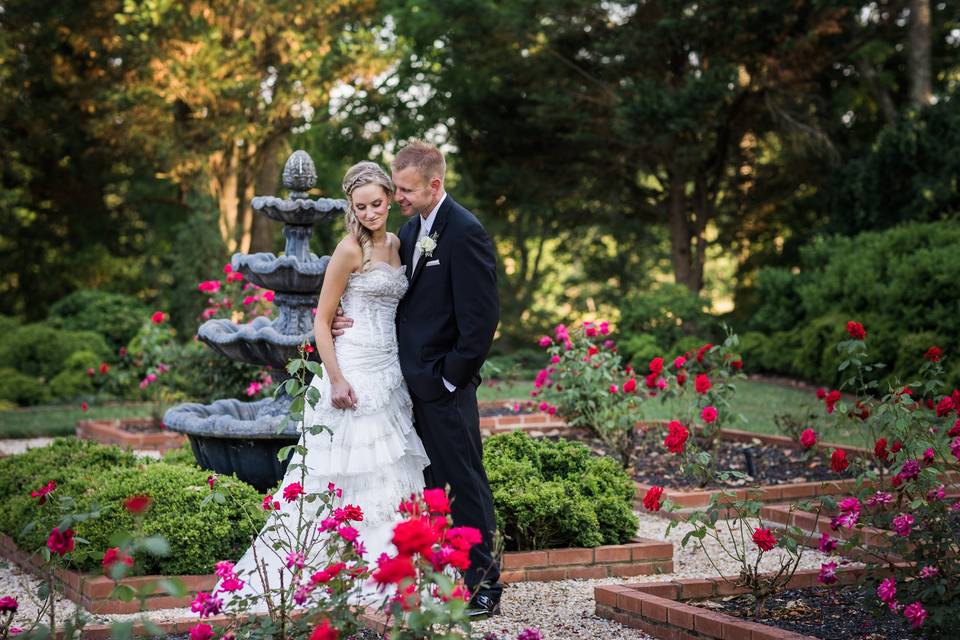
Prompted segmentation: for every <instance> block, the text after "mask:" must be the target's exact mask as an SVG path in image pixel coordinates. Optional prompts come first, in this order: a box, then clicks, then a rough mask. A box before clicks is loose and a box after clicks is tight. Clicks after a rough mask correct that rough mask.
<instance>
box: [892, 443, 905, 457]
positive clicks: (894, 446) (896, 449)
mask: <svg viewBox="0 0 960 640" xmlns="http://www.w3.org/2000/svg"><path fill="white" fill-rule="evenodd" d="M900 449H903V443H902V442H900V441H899V440H894V441H893V444H892V445H890V453H892V454H894V455H896V454H898V453H900Z"/></svg>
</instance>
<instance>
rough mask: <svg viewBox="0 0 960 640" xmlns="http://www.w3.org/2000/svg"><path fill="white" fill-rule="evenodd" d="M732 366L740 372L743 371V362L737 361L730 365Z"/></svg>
mask: <svg viewBox="0 0 960 640" xmlns="http://www.w3.org/2000/svg"><path fill="white" fill-rule="evenodd" d="M730 366H731V367H733V368H734V369H736V370H737V371H739V370H740V369H743V360H740V359H737V360H734V361H733V362H731V363H730Z"/></svg>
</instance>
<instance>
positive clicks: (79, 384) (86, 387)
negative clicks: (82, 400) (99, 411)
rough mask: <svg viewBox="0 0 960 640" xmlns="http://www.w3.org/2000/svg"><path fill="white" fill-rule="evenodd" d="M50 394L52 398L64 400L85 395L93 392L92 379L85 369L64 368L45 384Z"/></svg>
mask: <svg viewBox="0 0 960 640" xmlns="http://www.w3.org/2000/svg"><path fill="white" fill-rule="evenodd" d="M47 388H48V389H49V390H50V396H51V397H52V398H53V399H54V400H58V401H61V402H62V401H66V400H73V399H75V398H79V397H81V396H87V395H90V394H92V393H93V392H94V387H93V380H92V379H91V378H90V376H88V375H87V373H86V371H69V370H67V369H64V370H63V371H61V372H60V373H58V374H57V375H55V376H53V379H52V380H51V381H50V382H49V383H48V384H47Z"/></svg>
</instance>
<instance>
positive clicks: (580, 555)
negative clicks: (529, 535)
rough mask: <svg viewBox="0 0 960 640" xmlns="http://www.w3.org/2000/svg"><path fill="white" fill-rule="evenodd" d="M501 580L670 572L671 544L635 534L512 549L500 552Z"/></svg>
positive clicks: (544, 579)
mask: <svg viewBox="0 0 960 640" xmlns="http://www.w3.org/2000/svg"><path fill="white" fill-rule="evenodd" d="M501 566H502V569H501V573H500V580H502V581H503V582H507V583H510V582H527V581H530V582H548V581H553V580H569V579H596V578H611V577H619V578H624V577H631V576H641V575H653V574H657V573H672V572H673V544H672V543H670V542H663V541H660V540H651V539H649V538H635V539H634V540H633V542H630V543H627V544H615V545H604V546H600V547H595V548H585V547H580V548H567V549H546V550H542V551H511V552H508V553H505V554H503V559H502V561H501Z"/></svg>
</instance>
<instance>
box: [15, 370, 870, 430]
mask: <svg viewBox="0 0 960 640" xmlns="http://www.w3.org/2000/svg"><path fill="white" fill-rule="evenodd" d="M531 389H533V383H532V382H530V381H529V380H520V381H516V380H496V381H491V380H484V382H483V384H482V385H481V387H480V388H479V389H478V390H477V399H478V400H480V401H481V402H482V401H500V400H525V399H529V397H530V390H531ZM734 408H735V409H737V411H738V412H739V413H740V414H742V415H743V417H744V418H745V419H746V421H745V422H744V421H737V422H735V423H733V424H731V425H729V426H730V427H732V428H734V429H743V430H744V431H754V432H756V433H772V434H781V432H780V430H779V429H778V427H777V425H776V423H775V422H774V416H776V415H785V414H786V415H790V416H793V417H794V418H796V419H797V420H803V421H804V426H809V427H812V428H813V429H814V430H816V431H817V433H818V435H819V437H820V439H821V440H823V441H827V442H836V443H839V444H850V445H859V446H864V445H865V443H864V441H863V439H862V437H861V436H860V434H857V433H853V432H841V431H829V432H828V431H826V430H825V429H824V428H823V422H822V421H823V419H824V417H825V415H826V414H825V412H824V410H823V405H822V403H820V401H818V400H817V399H816V398H815V397H814V396H813V394H812V393H810V392H808V391H801V390H799V389H794V388H791V387H787V386H783V385H779V384H773V383H769V382H760V381H754V380H744V381H741V382H739V383H737V394H736V396H735V397H734ZM679 414H680V411H679V407H678V406H677V401H675V400H674V401H670V402H666V403H664V402H660V401H658V400H656V399H652V400H650V401H649V402H647V403H646V404H645V405H644V409H643V417H644V418H645V419H647V420H669V419H671V418H674V417H677V416H678V415H679ZM149 415H150V405H149V404H147V403H140V404H120V405H104V406H97V405H93V406H91V407H90V409H89V410H87V411H81V410H80V407H78V406H73V405H64V406H47V407H36V408H31V409H17V410H12V411H0V438H37V437H42V436H65V435H72V434H73V432H74V425H75V424H76V422H77V420H82V419H84V418H145V417H148V416H149ZM781 435H783V434H781Z"/></svg>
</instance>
